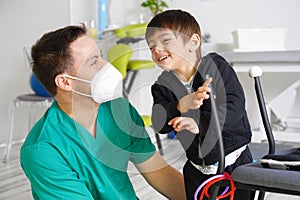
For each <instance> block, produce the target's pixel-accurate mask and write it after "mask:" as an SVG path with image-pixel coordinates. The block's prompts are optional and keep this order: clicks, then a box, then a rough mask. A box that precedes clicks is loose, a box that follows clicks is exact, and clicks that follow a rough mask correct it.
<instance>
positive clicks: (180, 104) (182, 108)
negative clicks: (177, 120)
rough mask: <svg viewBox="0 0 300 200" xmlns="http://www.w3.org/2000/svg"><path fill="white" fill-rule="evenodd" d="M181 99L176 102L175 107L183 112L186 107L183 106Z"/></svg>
mask: <svg viewBox="0 0 300 200" xmlns="http://www.w3.org/2000/svg"><path fill="white" fill-rule="evenodd" d="M181 101H182V100H180V101H179V102H178V105H177V109H178V110H179V112H181V113H185V112H187V111H188V109H187V108H185V107H184V104H183V103H181Z"/></svg>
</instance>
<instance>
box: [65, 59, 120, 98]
mask: <svg viewBox="0 0 300 200" xmlns="http://www.w3.org/2000/svg"><path fill="white" fill-rule="evenodd" d="M65 76H66V77H68V78H72V79H75V80H78V81H82V82H86V83H90V84H91V94H84V93H82V92H79V91H76V90H74V89H73V90H72V91H73V92H74V93H77V94H79V95H82V96H87V97H92V98H93V100H94V101H95V102H97V103H103V102H106V101H110V100H113V99H116V98H119V97H122V96H123V77H122V74H121V73H120V72H119V71H118V70H117V69H116V68H115V67H114V66H113V65H112V64H110V63H109V62H106V63H105V65H104V66H103V67H102V69H100V70H99V71H98V72H97V74H96V75H95V76H94V78H93V79H92V80H91V81H89V80H85V79H81V78H77V77H74V76H70V75H67V74H65Z"/></svg>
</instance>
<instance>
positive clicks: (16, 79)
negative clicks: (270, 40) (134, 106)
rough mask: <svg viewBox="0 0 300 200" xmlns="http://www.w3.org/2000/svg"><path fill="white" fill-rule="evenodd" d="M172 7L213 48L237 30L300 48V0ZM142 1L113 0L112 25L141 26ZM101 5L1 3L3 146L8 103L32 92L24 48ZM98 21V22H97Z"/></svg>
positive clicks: (176, 1) (223, 0)
mask: <svg viewBox="0 0 300 200" xmlns="http://www.w3.org/2000/svg"><path fill="white" fill-rule="evenodd" d="M166 2H167V3H168V4H169V6H170V8H181V9H184V10H187V11H190V12H191V13H192V14H193V15H194V16H195V17H196V18H197V19H198V21H199V23H200V25H201V27H202V30H203V32H209V33H210V34H211V36H212V42H214V43H231V42H232V38H231V32H232V31H233V30H235V29H237V28H266V27H274V28H288V32H287V37H286V48H287V49H300V40H299V35H300V26H299V25H298V24H299V22H298V21H299V19H300V13H299V12H298V10H299V8H300V1H299V0H288V1H286V0H251V1H250V0H248V1H246V0H184V1H183V0H166ZM140 3H141V0H126V1H125V0H109V5H110V8H109V10H110V15H109V18H110V25H115V26H122V25H126V24H129V23H134V22H139V21H140V15H141V14H142V15H143V17H144V19H145V20H147V19H149V18H150V12H149V11H148V10H147V9H145V8H142V7H140ZM96 5H97V0H51V1H50V0H26V1H22V0H0V22H1V37H0V43H1V46H0V52H1V54H0V61H1V68H0V70H1V74H2V76H1V80H0V81H1V84H0V93H1V98H0V144H1V143H3V141H4V139H5V138H6V134H7V132H8V115H7V114H8V103H9V102H10V101H11V100H12V99H13V98H14V97H15V96H16V95H19V94H22V93H27V92H29V91H30V88H29V85H28V84H27V83H28V76H29V70H28V68H26V67H25V62H24V56H23V52H22V48H23V47H24V46H31V45H32V44H33V43H34V42H35V41H36V39H37V38H39V37H40V36H41V35H42V34H43V33H44V32H46V31H49V30H53V29H56V28H59V27H61V26H65V25H68V24H71V23H77V22H81V21H85V20H90V19H91V18H94V17H96V16H97V13H96V11H97V10H96V9H95V6H96ZM96 20H97V19H96ZM25 112H26V111H25V110H24V111H23V110H21V113H20V114H19V115H20V116H21V117H19V119H16V120H18V121H17V123H18V125H17V127H18V129H17V130H16V131H15V136H16V137H20V138H21V137H23V136H24V134H26V124H27V122H26V120H27V119H26V113H25Z"/></svg>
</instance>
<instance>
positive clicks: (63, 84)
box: [55, 74, 74, 91]
mask: <svg viewBox="0 0 300 200" xmlns="http://www.w3.org/2000/svg"><path fill="white" fill-rule="evenodd" d="M73 81H74V80H71V79H69V78H67V77H66V76H64V75H63V74H58V75H57V76H56V77H55V84H56V86H57V87H58V88H60V89H62V90H67V91H71V90H72V88H73Z"/></svg>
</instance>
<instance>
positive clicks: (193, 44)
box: [189, 33, 201, 52]
mask: <svg viewBox="0 0 300 200" xmlns="http://www.w3.org/2000/svg"><path fill="white" fill-rule="evenodd" d="M200 44H201V38H200V35H198V34H196V33H194V34H193V35H192V37H191V39H190V49H189V50H190V51H191V52H192V51H196V50H197V49H198V48H199V47H200Z"/></svg>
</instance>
